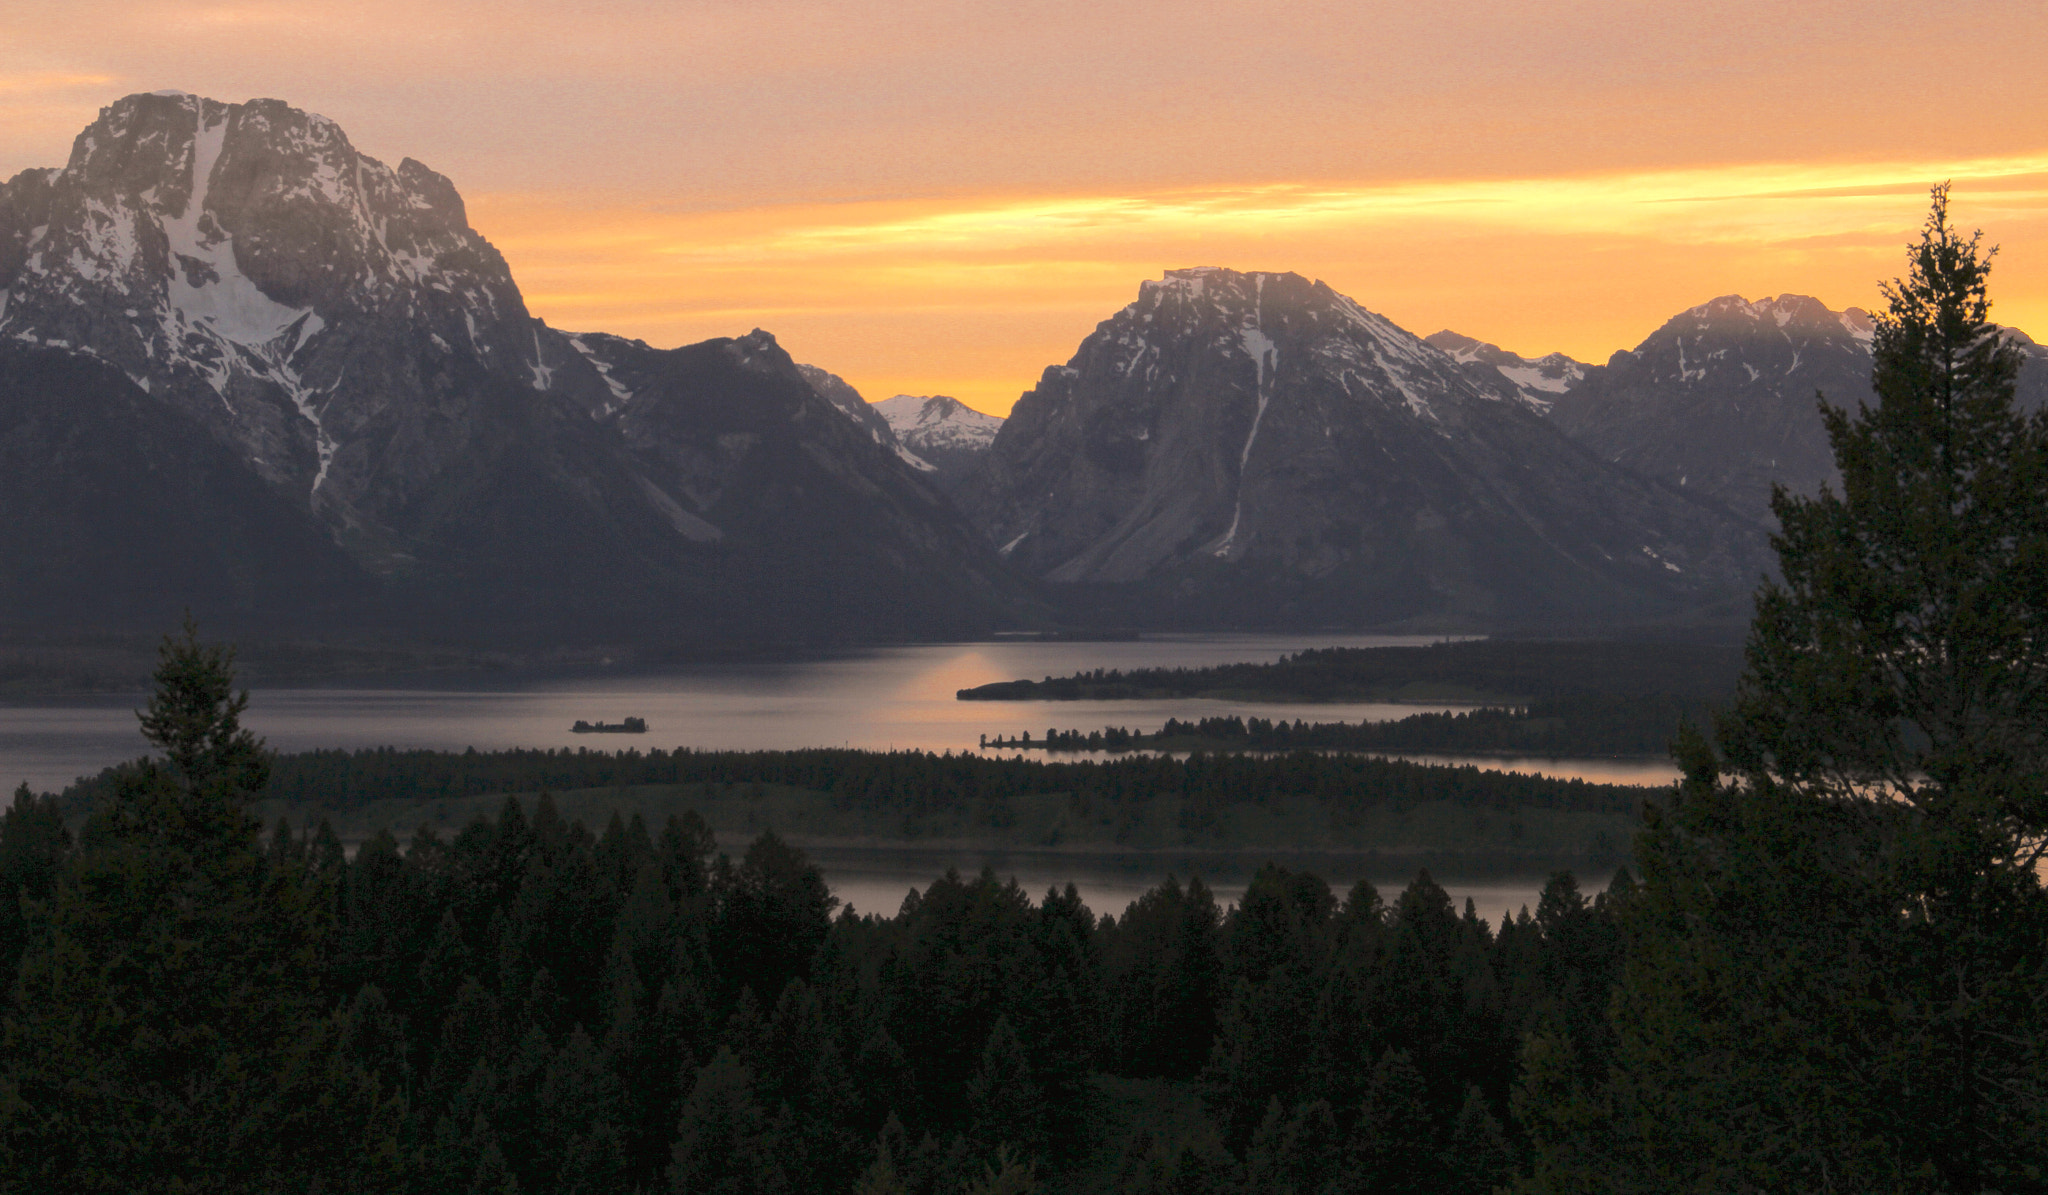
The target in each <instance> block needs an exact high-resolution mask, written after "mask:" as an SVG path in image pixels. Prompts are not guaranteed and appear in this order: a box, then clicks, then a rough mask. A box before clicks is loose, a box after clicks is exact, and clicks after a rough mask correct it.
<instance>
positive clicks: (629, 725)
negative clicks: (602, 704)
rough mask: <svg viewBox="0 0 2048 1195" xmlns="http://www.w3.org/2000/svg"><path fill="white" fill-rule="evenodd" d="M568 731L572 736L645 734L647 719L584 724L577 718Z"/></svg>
mask: <svg viewBox="0 0 2048 1195" xmlns="http://www.w3.org/2000/svg"><path fill="white" fill-rule="evenodd" d="M569 730H570V732H571V733H572V734H646V733H647V719H645V718H627V719H626V720H625V721H623V722H585V721H584V720H583V719H581V718H578V719H576V724H575V725H574V726H571V727H570V728H569Z"/></svg>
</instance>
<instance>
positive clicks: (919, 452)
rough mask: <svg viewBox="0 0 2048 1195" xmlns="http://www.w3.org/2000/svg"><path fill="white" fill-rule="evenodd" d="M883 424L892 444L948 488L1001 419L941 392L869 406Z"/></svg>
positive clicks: (983, 448)
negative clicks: (920, 464) (910, 455)
mask: <svg viewBox="0 0 2048 1195" xmlns="http://www.w3.org/2000/svg"><path fill="white" fill-rule="evenodd" d="M869 409H870V410H871V411H872V412H873V413H874V414H875V415H876V416H877V417H878V418H880V419H882V420H883V421H884V422H885V423H887V424H888V426H889V428H890V431H891V434H892V435H894V436H895V438H896V441H897V443H899V444H900V445H902V447H903V450H904V451H905V452H906V453H907V454H914V456H915V458H916V459H917V460H918V461H919V462H920V463H922V464H925V466H926V467H927V468H929V469H931V470H932V471H933V472H934V473H936V474H937V475H938V476H937V478H936V480H937V481H938V482H939V484H940V485H942V486H946V487H949V488H950V487H951V486H952V485H954V484H955V483H957V482H958V481H959V480H960V479H961V478H962V477H964V476H966V474H967V473H968V472H969V471H971V470H972V469H973V467H974V466H975V464H977V463H978V462H979V461H980V460H981V457H982V455H983V454H984V453H986V452H987V451H988V449H989V445H991V444H993V443H995V438H996V433H997V432H999V431H1001V430H1002V427H1003V421H1002V420H1001V419H999V418H997V417H996V416H994V415H984V414H982V413H981V412H980V411H977V410H975V409H973V408H972V407H969V406H967V405H966V404H965V403H962V402H961V401H960V400H958V399H956V398H949V397H947V396H946V395H943V394H934V395H917V394H899V395H896V396H895V397H894V398H886V399H883V400H882V401H881V402H878V403H875V404H873V405H872V406H871V407H870V408H869Z"/></svg>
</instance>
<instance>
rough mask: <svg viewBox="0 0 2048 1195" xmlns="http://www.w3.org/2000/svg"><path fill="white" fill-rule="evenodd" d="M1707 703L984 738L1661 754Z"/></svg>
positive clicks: (1056, 747) (1040, 742)
mask: <svg viewBox="0 0 2048 1195" xmlns="http://www.w3.org/2000/svg"><path fill="white" fill-rule="evenodd" d="M1711 710H1712V707H1711V706H1710V705H1709V704H1708V703H1706V702H1704V701H1699V700H1685V699H1681V698H1676V697H1668V696H1639V697H1614V696H1571V697H1556V698H1551V699H1548V700H1544V701H1534V702H1531V703H1529V704H1528V705H1525V706H1514V707H1500V706H1485V707H1481V708H1479V709H1471V710H1456V711H1450V712H1439V711H1434V710H1432V711H1429V712H1426V713H1420V714H1410V715H1408V716H1407V717H1405V718H1399V719H1395V720H1394V721H1391V722H1355V723H1354V722H1307V721H1304V720H1302V719H1299V718H1297V719H1295V720H1294V721H1292V722H1289V721H1287V720H1286V719H1284V718H1282V719H1271V718H1256V717H1255V718H1249V719H1247V718H1241V717H1236V716H1223V717H1212V718H1203V719H1201V720H1199V721H1195V722H1182V721H1180V720H1178V719H1173V718H1169V719H1167V722H1166V724H1165V725H1164V726H1162V727H1160V728H1159V729H1158V730H1157V731H1154V732H1153V733H1150V734H1147V733H1145V732H1143V731H1141V730H1130V729H1127V728H1125V727H1121V726H1109V727H1104V728H1102V729H1101V730H1089V731H1081V730H1053V731H1048V732H1047V734H1046V735H1045V737H1043V738H1040V739H1032V738H1030V737H1029V735H1028V733H1027V734H1024V735H1021V736H1009V737H1005V736H1001V735H998V736H997V737H995V738H993V739H985V740H984V741H983V745H984V746H996V747H1035V748H1038V749H1039V750H1043V751H1054V752H1056V751H1112V752H1114V751H1283V752H1284V751H1363V752H1376V751H1379V752H1383V751H1400V752H1415V753H1419V754H1443V755H1535V756H1550V757H1557V756H1609V757H1619V756H1662V755H1666V754H1668V753H1669V752H1670V749H1671V743H1672V741H1673V739H1675V738H1676V737H1677V735H1678V728H1679V725H1680V724H1681V723H1685V722H1691V723H1693V724H1694V725H1696V726H1703V725H1705V724H1707V723H1708V721H1709V719H1710V717H1711Z"/></svg>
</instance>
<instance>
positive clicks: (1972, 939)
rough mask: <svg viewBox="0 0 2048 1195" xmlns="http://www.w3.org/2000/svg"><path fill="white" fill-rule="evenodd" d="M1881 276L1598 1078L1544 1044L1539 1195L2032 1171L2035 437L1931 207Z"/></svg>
mask: <svg viewBox="0 0 2048 1195" xmlns="http://www.w3.org/2000/svg"><path fill="white" fill-rule="evenodd" d="M1909 263H1910V268H1909V271H1908V274H1907V276H1906V277H1905V278H1904V279H1902V280H1899V281H1896V282H1894V283H1892V284H1891V285H1890V286H1888V287H1887V288H1886V291H1885V293H1886V297H1887V299H1888V300H1889V311H1888V312H1887V314H1885V315H1884V316H1882V317H1880V318H1879V320H1878V322H1877V332H1876V338H1875V341H1874V344H1873V354H1874V371H1873V377H1872V382H1873V388H1874V390H1875V392H1876V401H1875V403H1874V405H1871V406H1869V407H1867V408H1866V409H1863V410H1860V411H1851V410H1846V409H1838V408H1834V407H1829V406H1826V405H1825V403H1823V415H1824V417H1825V419H1826V423H1827V428H1828V434H1829V438H1830V441H1831V443H1832V444H1833V446H1834V450H1835V459H1836V463H1837V465H1838V466H1839V467H1840V470H1841V474H1842V481H1841V491H1840V493H1839V494H1837V493H1835V492H1833V491H1832V490H1825V489H1824V490H1823V491H1822V492H1821V493H1820V494H1819V495H1818V496H1817V497H1814V498H1801V497H1796V496H1793V495H1789V494H1786V493H1783V492H1782V491H1781V492H1779V493H1778V494H1776V495H1775V497H1774V500H1773V509H1774V510H1775V511H1776V513H1777V515H1778V519H1779V522H1780V524H1781V526H1782V528H1783V530H1782V532H1781V533H1780V534H1779V535H1778V536H1777V537H1776V540H1775V546H1776V547H1777V550H1778V554H1779V560H1780V564H1781V569H1782V574H1783V579H1782V580H1781V581H1777V582H1771V583H1767V584H1765V585H1764V586H1763V588H1762V589H1761V590H1760V592H1759V594H1758V597H1757V612H1756V619H1755V622H1754V624H1753V626H1752V628H1751V632H1750V638H1749V644H1748V652H1747V668H1746V671H1745V673H1744V676H1743V679H1742V682H1741V686H1740V690H1739V695H1738V699H1737V702H1736V704H1735V707H1734V708H1733V710H1732V712H1731V713H1730V714H1729V715H1727V716H1725V717H1723V718H1721V719H1719V720H1717V723H1716V727H1715V736H1714V740H1713V741H1712V742H1709V741H1707V740H1706V739H1705V738H1703V737H1702V736H1700V735H1698V734H1697V733H1693V734H1684V735H1682V737H1681V741H1680V745H1679V755H1680V762H1681V764H1682V765H1683V767H1684V770H1685V773H1686V778H1685V781H1684V782H1683V784H1682V785H1681V786H1680V789H1679V792H1678V794H1677V798H1676V800H1675V801H1674V803H1673V804H1672V806H1671V808H1670V809H1669V810H1668V811H1666V812H1657V811H1652V815H1651V817H1650V818H1649V821H1648V822H1647V824H1646V829H1645V831H1644V833H1643V835H1642V836H1641V838H1640V840H1639V842H1638V847H1637V857H1638V859H1639V860H1641V862H1642V864H1643V868H1644V883H1643V886H1642V887H1641V889H1639V890H1638V892H1637V893H1636V895H1635V896H1634V897H1633V898H1632V899H1631V901H1630V902H1629V906H1630V911H1629V913H1628V915H1627V919H1628V921H1629V925H1630V959H1629V965H1628V972H1627V975H1628V978H1627V980H1626V982H1625V983H1624V985H1623V987H1622V990H1621V992H1620V994H1619V998H1618V1001H1617V1003H1616V1005H1615V1010H1616V1011H1615V1028H1616V1040H1615V1045H1614V1051H1615V1061H1614V1064H1613V1066H1612V1067H1611V1069H1610V1073H1609V1075H1608V1077H1607V1078H1606V1080H1605V1081H1604V1083H1603V1082H1601V1081H1598V1080H1595V1081H1593V1082H1590V1083H1587V1082H1581V1081H1580V1080H1579V1079H1577V1078H1574V1077H1573V1074H1572V1072H1573V1070H1574V1068H1575V1067H1576V1066H1577V1065H1578V1062H1577V1059H1575V1058H1574V1057H1573V1050H1572V1047H1571V1044H1570V1043H1569V1042H1567V1041H1563V1040H1560V1039H1558V1038H1556V1037H1555V1036H1552V1037H1550V1038H1548V1039H1543V1038H1539V1039H1538V1040H1537V1041H1536V1042H1533V1043H1532V1044H1531V1047H1530V1053H1529V1055H1528V1061H1529V1073H1530V1083H1529V1086H1528V1088H1527V1089H1526V1090H1525V1092H1524V1094H1523V1099H1522V1101H1521V1104H1520V1105H1519V1106H1521V1107H1523V1108H1525V1109H1526V1110H1527V1111H1528V1113H1529V1115H1528V1118H1527V1119H1528V1120H1529V1122H1530V1123H1531V1125H1532V1128H1533V1129H1534V1135H1535V1137H1536V1142H1537V1145H1538V1154H1537V1172H1536V1185H1537V1186H1538V1187H1539V1188H1542V1189H1550V1190H1589V1189H1607V1190H1644V1189H1656V1190H1671V1191H1679V1190H1700V1191H1706V1190H1745V1189H1794V1188H1800V1189H1813V1190H1822V1189H1831V1190H1880V1189H1883V1190H1893V1189H1913V1190H1929V1191H1959V1192H1960V1191H1969V1192H1975V1191H1986V1190H2010V1189H2038V1188H2039V1187H2040V1186H2041V1185H2042V1184H2043V1182H2044V1181H2048V1144H2044V1143H2048V1068H2044V1066H2043V1061H2044V1059H2048V1009H2044V1007H2043V1005H2042V1004H2041V992H2042V991H2043V990H2044V989H2048V897H2044V893H2043V891H2042V887H2041V882H2040V878H2039V876H2038V874H2037V871H2036V867H2037V865H2038V863H2039V862H2040V860H2041V858H2042V856H2043V849H2044V846H2048V639H2044V624H2048V419H2044V418H2043V417H2042V416H2040V415H2036V416H2033V417H2025V416H2022V415H2020V414H2019V413H2018V412H2017V411H2016V410H2015V409H2014V407H2013V393H2014V377H2015V374H2016V370H2017V367H2018V354H2017V352H2016V350H2015V349H2014V348H2013V347H2012V346H2011V345H2010V343H2008V342H2007V341H2006V340H2005V339H2004V338H2003V337H2002V336H2001V335H2000V333H1999V331H1998V329H1997V328H1996V327H1995V326H1994V325H1992V324H1991V323H1990V322H1989V319H1988V314H1989V306H1990V305H1989V300H1988V298H1987V294H1986V288H1985V279H1986V276H1987V274H1988V271H1989V268H1990V255H1989V253H1987V252H1985V251H1984V250H1983V249H1982V248H1981V246H1980V242H1979V239H1978V238H1977V237H1975V236H1971V237H1964V236H1962V235H1960V234H1959V233H1958V232H1957V230H1956V229H1955V228H1954V227H1953V226H1952V225H1951V224H1950V223H1949V221H1948V195H1947V189H1946V188H1945V187H1943V188H1937V189H1936V190H1935V193H1934V203H1933V210H1932V212H1931V214H1930V216H1929V218H1928V220H1927V223H1926V226H1925V229H1924V231H1923V233H1922V236H1921V239H1920V242H1919V244H1918V245H1916V246H1914V247H1913V248H1912V250H1911V252H1910V258H1909Z"/></svg>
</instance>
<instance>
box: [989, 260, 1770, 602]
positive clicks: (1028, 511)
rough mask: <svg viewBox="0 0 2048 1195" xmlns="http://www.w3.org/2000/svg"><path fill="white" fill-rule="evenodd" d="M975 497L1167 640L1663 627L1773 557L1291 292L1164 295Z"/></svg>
mask: <svg viewBox="0 0 2048 1195" xmlns="http://www.w3.org/2000/svg"><path fill="white" fill-rule="evenodd" d="M958 496H959V499H960V501H961V503H962V504H963V506H964V507H965V508H966V509H967V510H968V512H969V513H970V514H971V515H972V516H973V517H974V518H975V519H976V521H977V522H978V523H980V525H981V526H982V527H983V528H984V529H985V530H986V531H987V533H988V534H989V535H990V537H991V538H992V539H993V540H994V542H996V543H998V544H1000V545H1001V546H1002V547H1001V550H1002V551H1003V552H1004V553H1005V554H1006V555H1007V556H1008V557H1009V559H1010V560H1011V561H1012V562H1013V563H1015V564H1017V565H1018V566H1019V567H1021V568H1023V569H1024V570H1026V571H1028V572H1030V573H1032V574H1035V575H1037V576H1040V577H1043V578H1045V579H1046V580H1048V581H1050V582H1054V583H1056V584H1057V585H1059V586H1061V587H1063V588H1064V589H1065V590H1066V591H1067V592H1068V593H1069V594H1070V596H1071V598H1072V600H1076V601H1080V602H1083V603H1092V604H1093V609H1094V610H1095V612H1096V615H1097V616H1098V617H1100V618H1105V619H1108V618H1116V619H1124V620H1131V621H1145V622H1149V623H1154V624H1171V625H1187V626H1196V625H1206V626H1250V625H1276V626H1277V625H1295V626H1315V625H1332V624H1341V625H1353V626H1357V625H1395V624H1407V625H1414V626H1485V627H1506V626H1514V625H1561V624H1573V625H1588V624H1592V623H1595V622H1599V621H1602V620H1611V619H1614V618H1624V617H1643V618H1655V617H1664V616H1671V615H1676V614H1678V613H1679V612H1682V611H1686V610H1690V609H1697V608H1699V607H1701V606H1703V605H1706V604H1711V603H1716V602H1729V601H1739V600H1740V599H1741V597H1742V596H1743V595H1746V594H1747V593H1748V591H1749V590H1750V589H1751V588H1752V587H1753V586H1754V583H1755V580H1756V577H1757V576H1758V574H1759V573H1760V572H1761V570H1762V569H1763V567H1764V566H1765V562H1766V559H1767V552H1766V548H1765V544H1764V540H1763V536H1762V533H1761V531H1760V529H1759V528H1758V527H1756V526H1755V525H1754V524H1751V523H1747V522H1745V521H1743V520H1740V519H1735V518H1731V517H1730V516H1729V515H1727V514H1726V513H1725V512H1724V511H1720V510H1717V509H1713V508H1710V507H1708V506H1705V505H1702V504H1700V503H1698V502H1696V501H1694V500H1692V499H1691V498H1689V497H1687V496H1686V495H1685V494H1683V493H1681V492H1679V491H1677V490H1676V489H1675V488H1671V487H1665V486H1662V485H1659V484H1657V483H1655V482H1652V481H1648V480H1645V479H1643V478H1640V477H1638V476H1636V475H1634V474H1632V473H1629V472H1628V471H1626V470H1622V469H1618V468H1615V467H1613V466H1612V465H1609V464H1608V463H1607V462H1605V461H1603V460H1602V459H1601V458H1599V457H1598V456H1596V455H1594V454H1593V453H1591V452H1589V451H1587V450H1586V449H1585V448H1583V447H1581V446H1580V445H1578V444H1576V443H1574V442H1573V441H1572V440H1570V439H1569V438H1568V437H1566V436H1564V435H1563V434H1562V433H1561V432H1559V430H1558V428H1557V427H1556V426H1555V425H1554V424H1553V423H1552V422H1551V421H1550V420H1549V419H1547V418H1545V417H1544V416H1543V415H1541V414H1539V413H1538V412H1537V411H1535V410H1533V409H1532V408H1531V407H1530V406H1529V405H1528V404H1527V403H1526V402H1524V401H1522V400H1521V396H1520V394H1519V392H1518V391H1517V390H1516V389H1515V388H1514V387H1513V386H1511V385H1510V384H1509V383H1508V382H1507V381H1506V379H1504V378H1499V377H1498V376H1496V377H1495V378H1494V379H1493V380H1486V381H1482V380H1481V379H1478V378H1476V377H1475V376H1474V374H1473V373H1472V372H1470V371H1469V370H1468V369H1467V368H1466V367H1465V366H1463V365H1461V364H1460V363H1459V362H1457V361H1456V360H1454V359H1452V358H1451V357H1450V356H1449V355H1448V354H1446V353H1445V352H1443V351H1442V350H1440V349H1438V348H1436V347H1434V346H1431V345H1429V344H1426V343H1424V342H1423V341H1421V340H1420V339H1418V338H1416V337H1415V336H1414V335H1413V334H1411V333H1409V332H1407V331H1404V330H1403V329H1401V328H1399V327H1397V326H1395V325H1394V324H1393V323H1392V322H1390V321H1388V320H1387V319H1385V318H1384V317H1381V316H1379V315H1375V314H1373V313H1372V312H1370V311H1367V310H1366V309H1364V308H1363V307H1360V306H1359V305H1358V304H1357V303H1355V302H1353V301H1352V300H1350V299H1348V298H1346V297H1345V296H1343V295H1340V294H1338V293H1337V292H1335V291H1333V290H1331V289H1330V288H1329V287H1328V286H1326V285H1324V284H1323V283H1320V282H1310V281H1308V280H1306V279H1304V278H1301V277H1300V276H1298V275H1294V274H1270V273H1255V274H1243V273H1237V272H1235V271H1231V270H1224V269H1216V268H1205V269H1192V270H1175V271H1171V272H1169V273H1168V274H1167V275H1166V276H1165V278H1164V279H1162V280H1159V281H1153V282H1147V283H1145V284H1144V285H1143V286H1142V287H1141V288H1140V289H1139V294H1138V298H1137V301H1136V302H1134V303H1132V304H1131V305H1130V306H1128V307H1126V308H1124V309H1123V310H1122V311H1120V312H1118V313H1117V314H1116V315H1114V316H1112V317H1111V318H1110V319H1108V320H1106V321H1104V322H1103V323H1102V324H1101V325H1100V326H1099V327H1098V328H1097V329H1096V331H1095V332H1094V334H1093V335H1091V336H1089V337H1088V338H1087V339H1086V340H1084V341H1083V342H1082V343H1081V345H1080V348H1079V350H1078V351H1077V352H1076V353H1075V354H1074V357H1073V358H1072V360H1071V361H1069V362H1068V363H1067V364H1066V365H1064V366H1055V367H1052V368H1049V369H1047V370H1046V371H1045V373H1044V376H1043V377H1042V378H1041V380H1040V381H1039V383H1038V385H1037V387H1036V388H1035V389H1033V390H1031V391H1030V392H1029V393H1027V394H1025V395H1024V396H1023V397H1022V398H1021V399H1020V400H1019V401H1018V403H1017V406H1016V407H1015V409H1014V410H1013V411H1012V412H1011V415H1010V418H1009V419H1008V421H1007V422H1005V423H1004V425H1003V427H1002V430H1001V431H1000V432H999V433H998V434H997V436H996V439H995V443H994V444H993V445H992V446H991V448H990V450H989V453H988V456H987V458H986V460H985V461H984V463H983V466H982V468H981V469H980V470H979V471H977V472H976V473H975V474H974V475H973V476H972V477H970V478H969V479H968V480H967V482H966V483H964V484H963V486H962V487H961V489H960V490H959V491H958Z"/></svg>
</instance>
